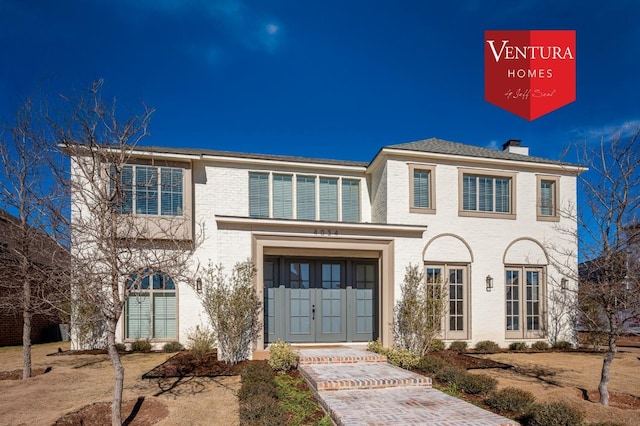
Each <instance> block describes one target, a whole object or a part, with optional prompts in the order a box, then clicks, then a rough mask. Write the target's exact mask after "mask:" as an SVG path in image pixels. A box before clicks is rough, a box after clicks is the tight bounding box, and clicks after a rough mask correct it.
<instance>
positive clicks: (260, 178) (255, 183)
mask: <svg viewBox="0 0 640 426" xmlns="http://www.w3.org/2000/svg"><path fill="white" fill-rule="evenodd" d="M249 216H251V217H269V175H268V174H266V173H249Z"/></svg>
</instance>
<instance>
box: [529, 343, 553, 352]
mask: <svg viewBox="0 0 640 426" xmlns="http://www.w3.org/2000/svg"><path fill="white" fill-rule="evenodd" d="M531 349H535V350H536V351H546V350H548V349H549V344H548V343H547V342H534V343H532V344H531Z"/></svg>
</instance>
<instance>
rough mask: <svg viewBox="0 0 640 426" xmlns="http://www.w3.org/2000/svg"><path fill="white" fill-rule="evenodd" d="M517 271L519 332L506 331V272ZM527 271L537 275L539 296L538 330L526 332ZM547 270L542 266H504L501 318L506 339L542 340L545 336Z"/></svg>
mask: <svg viewBox="0 0 640 426" xmlns="http://www.w3.org/2000/svg"><path fill="white" fill-rule="evenodd" d="M515 270H517V271H518V272H519V274H520V282H519V283H518V289H519V298H518V303H519V309H518V318H519V323H520V330H516V331H514V330H507V271H515ZM527 271H537V272H538V273H539V274H540V275H539V277H540V278H539V280H540V281H539V287H540V290H539V294H538V303H539V304H540V305H539V308H538V309H539V313H538V317H539V321H540V327H539V329H538V330H527V329H526V320H527V311H526V304H527V300H526V297H527V292H526V283H525V280H526V273H527ZM546 277H547V268H546V266H543V265H504V271H503V276H502V278H503V280H504V296H503V299H502V301H503V307H504V315H503V317H502V321H503V327H504V331H505V338H506V339H513V340H515V339H543V338H546V336H547V330H546V321H547V304H546V300H547V279H546Z"/></svg>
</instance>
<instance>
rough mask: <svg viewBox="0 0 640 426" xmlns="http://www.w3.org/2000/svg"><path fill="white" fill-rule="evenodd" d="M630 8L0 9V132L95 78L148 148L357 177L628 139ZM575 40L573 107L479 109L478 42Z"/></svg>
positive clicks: (363, 4) (639, 49) (72, 4)
mask: <svg viewBox="0 0 640 426" xmlns="http://www.w3.org/2000/svg"><path fill="white" fill-rule="evenodd" d="M639 16H640V2H637V1H632V0H630V1H610V2H603V1H597V2H596V1H584V0H583V1H561V0H558V1H523V2H513V1H492V0H488V1H481V0H475V1H471V0H469V1H454V2H441V1H440V2H431V1H396V2H391V1H376V0H367V1H345V0H342V1H333V0H326V1H322V2H319V1H304V0H295V1H294V0H289V1H278V0H271V1H250V0H222V1H205V0H121V1H114V0H111V1H109V0H82V1H73V0H69V1H65V0H60V1H55V2H53V1H49V0H40V1H37V0H0V57H2V58H3V61H2V62H3V66H2V67H0V93H2V100H3V102H1V103H0V119H7V118H10V117H11V116H12V115H13V114H14V112H15V109H16V107H17V105H18V104H19V102H20V99H21V97H22V96H24V95H26V94H29V93H32V92H33V91H34V90H35V89H37V88H38V87H45V88H46V90H48V91H49V92H52V93H57V92H61V93H70V92H73V91H74V90H79V89H81V88H83V87H87V86H88V85H89V84H90V82H91V81H93V80H95V79H98V78H103V79H104V81H105V94H106V95H109V96H115V97H116V98H117V99H118V104H119V106H120V108H121V109H122V110H123V111H128V110H131V111H135V110H137V109H138V107H139V105H140V103H141V102H145V103H146V104H147V105H149V106H152V107H154V108H156V110H157V111H156V113H155V114H154V116H153V119H152V122H151V133H152V136H151V137H150V138H149V139H147V140H146V141H145V144H148V145H165V146H184V147H192V148H208V149H219V150H233V151H243V152H258V153H273V154H286V155H302V156H308V157H321V158H338V159H348V160H362V161H369V160H371V159H372V157H373V156H374V155H375V153H376V152H377V151H378V149H379V148H380V147H381V146H383V145H389V144H394V143H402V142H408V141H413V140H418V139H424V138H429V137H439V138H443V139H447V140H453V141H459V142H464V143H468V144H473V145H479V146H492V147H498V146H499V145H500V144H502V142H504V141H505V140H507V139H510V138H516V139H522V140H523V144H524V145H527V146H529V147H530V149H531V154H532V155H536V156H545V157H550V158H559V155H560V153H561V151H562V150H563V148H564V147H565V146H567V145H568V144H569V143H571V142H574V141H577V140H581V139H584V138H585V137H586V138H593V139H597V138H599V137H600V136H602V135H606V134H608V133H610V132H612V131H613V130H615V129H617V128H620V127H624V128H630V127H632V126H634V125H637V124H640V102H639V99H640V96H639V95H640V83H639V82H638V72H639V70H640V25H638V24H639V23H640V22H639V20H638V17H639ZM492 29H493V30H496V29H574V30H576V38H577V53H576V62H577V100H576V102H574V103H572V104H570V105H568V106H565V107H563V108H562V109H560V110H557V111H555V112H552V113H550V114H548V115H546V116H543V117H542V118H539V119H537V120H534V121H532V122H529V121H526V120H524V119H522V118H519V117H517V116H515V115H513V114H511V113H509V112H506V111H504V110H502V109H500V108H498V107H496V106H493V105H491V104H488V103H487V102H485V100H484V74H483V66H484V65H483V37H484V31H485V30H492Z"/></svg>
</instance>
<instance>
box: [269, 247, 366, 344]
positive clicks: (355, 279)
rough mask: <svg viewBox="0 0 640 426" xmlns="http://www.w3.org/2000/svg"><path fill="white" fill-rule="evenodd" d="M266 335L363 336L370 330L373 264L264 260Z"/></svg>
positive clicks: (296, 338)
mask: <svg viewBox="0 0 640 426" xmlns="http://www.w3.org/2000/svg"><path fill="white" fill-rule="evenodd" d="M264 286H265V288H264V297H265V300H264V307H265V309H264V311H265V312H264V315H265V316H264V320H265V341H266V342H273V341H275V340H277V339H281V340H285V341H288V342H293V343H305V342H346V341H367V340H371V339H372V338H373V334H374V330H375V324H374V323H375V309H374V306H375V288H376V286H377V264H375V263H369V264H366V265H356V264H353V262H351V261H349V260H334V259H307V258H300V259H294V258H286V259H282V258H280V259H275V260H266V261H265V262H264Z"/></svg>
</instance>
